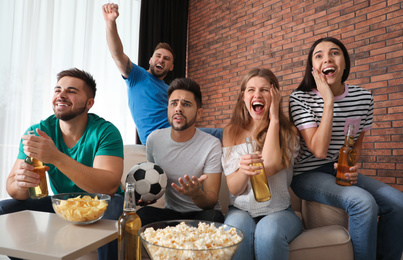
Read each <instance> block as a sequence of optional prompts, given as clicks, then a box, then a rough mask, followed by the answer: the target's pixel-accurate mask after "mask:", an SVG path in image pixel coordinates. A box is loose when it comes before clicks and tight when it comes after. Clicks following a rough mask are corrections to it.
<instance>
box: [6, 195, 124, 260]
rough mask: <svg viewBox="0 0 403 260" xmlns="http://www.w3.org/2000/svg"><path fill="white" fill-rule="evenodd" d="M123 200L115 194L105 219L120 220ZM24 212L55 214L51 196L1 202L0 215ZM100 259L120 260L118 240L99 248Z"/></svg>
mask: <svg viewBox="0 0 403 260" xmlns="http://www.w3.org/2000/svg"><path fill="white" fill-rule="evenodd" d="M123 200H124V198H123V196H122V195H119V194H115V195H114V196H113V197H112V199H111V202H110V203H109V205H108V208H107V210H106V211H105V214H104V216H103V218H104V219H112V220H118V219H119V217H120V215H122V213H123ZM22 210H35V211H42V212H49V213H55V212H54V210H53V207H52V202H51V198H50V196H48V197H45V198H43V199H39V200H34V199H27V200H15V199H7V200H2V201H0V215H2V214H8V213H13V212H18V211H22ZM10 259H18V258H10ZM98 259H99V260H109V259H118V242H117V239H116V240H114V241H112V242H109V243H108V244H106V245H104V246H102V247H100V248H98Z"/></svg>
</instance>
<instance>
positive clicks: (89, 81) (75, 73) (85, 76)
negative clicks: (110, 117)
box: [57, 68, 97, 98]
mask: <svg viewBox="0 0 403 260" xmlns="http://www.w3.org/2000/svg"><path fill="white" fill-rule="evenodd" d="M63 77H73V78H78V79H81V80H83V81H84V82H85V85H87V86H88V88H89V89H90V91H88V92H87V93H88V94H90V95H89V96H88V97H90V98H95V93H96V92H97V84H96V83H95V80H94V78H93V77H92V75H91V74H89V73H88V72H86V71H83V70H80V69H77V68H72V69H68V70H63V71H61V72H59V73H58V74H57V81H59V80H60V79H61V78H63Z"/></svg>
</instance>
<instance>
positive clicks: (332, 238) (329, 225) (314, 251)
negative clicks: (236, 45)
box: [122, 145, 354, 260]
mask: <svg viewBox="0 0 403 260" xmlns="http://www.w3.org/2000/svg"><path fill="white" fill-rule="evenodd" d="M124 149H125V150H124V154H125V160H124V171H123V176H122V187H124V186H125V185H124V183H125V180H126V175H127V173H128V172H129V170H130V169H131V167H133V166H134V165H136V164H137V163H140V162H143V161H146V151H145V146H142V145H125V147H124ZM290 194H291V206H292V208H293V209H294V211H295V212H296V213H297V215H298V216H299V217H300V218H301V220H302V223H303V226H304V230H303V232H302V233H301V234H300V235H299V236H298V237H296V238H295V239H294V240H293V241H292V242H291V243H290V255H289V259H290V260H305V259H315V260H321V259H326V260H338V259H339V260H353V259H354V256H353V246H352V243H351V238H350V235H349V233H348V231H347V229H348V226H347V225H348V216H347V213H346V212H345V211H344V210H342V209H339V208H335V207H331V206H327V205H324V204H320V203H316V202H312V201H304V200H301V199H299V198H298V197H297V196H296V195H295V194H294V193H293V192H292V190H290ZM219 201H220V204H221V206H222V208H223V213H224V214H225V213H226V212H227V209H228V203H229V191H228V187H227V184H226V179H225V176H224V174H223V176H222V181H221V188H220V194H219ZM164 203H165V202H164V197H162V198H161V199H159V200H158V201H157V203H155V204H153V206H155V207H164ZM143 255H144V257H143V259H147V256H146V254H143Z"/></svg>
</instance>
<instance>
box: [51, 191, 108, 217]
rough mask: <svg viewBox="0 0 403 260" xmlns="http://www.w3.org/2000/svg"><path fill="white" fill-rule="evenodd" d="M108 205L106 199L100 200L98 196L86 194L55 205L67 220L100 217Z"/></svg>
mask: <svg viewBox="0 0 403 260" xmlns="http://www.w3.org/2000/svg"><path fill="white" fill-rule="evenodd" d="M107 207H108V204H107V203H106V201H104V200H99V199H98V197H97V196H95V197H94V198H91V196H89V195H85V196H83V197H81V196H77V197H75V198H69V199H67V200H62V201H60V204H59V205H55V210H56V211H57V213H59V214H60V215H61V216H62V217H64V218H65V219H66V220H69V221H73V222H87V221H92V220H95V219H98V218H100V217H101V216H102V215H103V213H104V212H105V210H106V208H107Z"/></svg>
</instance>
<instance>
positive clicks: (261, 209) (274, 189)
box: [222, 140, 299, 217]
mask: <svg viewBox="0 0 403 260" xmlns="http://www.w3.org/2000/svg"><path fill="white" fill-rule="evenodd" d="M222 149H223V155H222V165H223V170H224V174H225V176H228V175H230V174H232V173H234V172H235V171H237V170H238V169H239V167H240V165H239V162H240V160H241V156H242V155H244V154H247V150H246V143H243V144H238V145H235V146H231V147H223V148H222ZM298 152H299V141H298V140H297V141H296V142H295V147H294V149H293V158H291V164H290V166H289V168H288V169H286V168H284V169H282V170H281V171H279V172H278V173H276V174H275V175H273V176H270V177H268V178H267V180H268V183H269V188H270V192H271V199H270V200H268V201H265V202H257V201H256V200H255V197H254V195H253V190H252V186H251V183H250V181H248V185H247V188H246V190H245V192H244V193H243V194H241V195H238V196H234V195H232V194H230V205H233V206H235V207H237V208H239V209H241V210H244V211H247V212H248V213H249V214H250V215H251V216H252V217H258V216H264V215H269V214H271V213H274V212H277V211H280V210H285V209H287V208H288V207H289V206H290V204H291V203H290V194H289V193H288V187H289V186H290V184H291V180H292V176H293V166H294V159H295V158H296V157H297V156H298Z"/></svg>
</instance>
